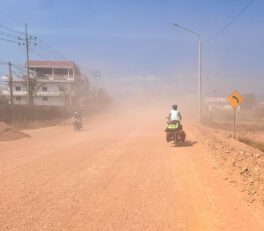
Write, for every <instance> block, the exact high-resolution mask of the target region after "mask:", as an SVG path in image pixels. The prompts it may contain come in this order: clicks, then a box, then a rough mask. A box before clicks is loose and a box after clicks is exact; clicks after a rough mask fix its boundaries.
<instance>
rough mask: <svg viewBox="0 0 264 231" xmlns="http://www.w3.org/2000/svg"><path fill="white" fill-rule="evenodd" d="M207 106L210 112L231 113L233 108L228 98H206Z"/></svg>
mask: <svg viewBox="0 0 264 231" xmlns="http://www.w3.org/2000/svg"><path fill="white" fill-rule="evenodd" d="M204 103H205V106H206V108H207V110H208V111H231V110H233V108H232V106H231V105H230V104H229V103H228V102H227V100H226V98H221V97H212V98H205V101H204Z"/></svg>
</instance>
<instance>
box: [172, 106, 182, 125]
mask: <svg viewBox="0 0 264 231" xmlns="http://www.w3.org/2000/svg"><path fill="white" fill-rule="evenodd" d="M173 106H174V107H175V106H176V105H173ZM181 119H182V117H181V113H180V112H179V111H178V110H177V106H176V107H175V108H173V109H172V110H171V111H170V115H169V120H170V121H179V122H180V121H181Z"/></svg>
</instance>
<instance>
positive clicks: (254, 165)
mask: <svg viewBox="0 0 264 231" xmlns="http://www.w3.org/2000/svg"><path fill="white" fill-rule="evenodd" d="M197 129H198V131H199V132H200V134H201V135H202V136H204V138H205V139H204V140H205V141H204V144H205V145H206V146H207V147H208V148H209V149H210V151H211V152H212V153H213V155H214V157H215V160H216V163H217V164H216V166H215V168H216V169H223V170H224V172H225V180H227V181H228V182H229V183H230V184H231V185H233V186H234V187H237V188H239V189H240V190H241V191H242V192H243V193H244V198H245V200H246V201H248V202H249V203H256V204H261V205H262V206H264V153H263V152H261V151H260V150H258V149H255V148H253V147H250V146H248V145H246V144H244V143H241V142H239V141H237V140H234V139H232V138H231V137H230V133H228V132H225V131H220V130H216V129H212V128H206V127H201V126H198V127H197Z"/></svg>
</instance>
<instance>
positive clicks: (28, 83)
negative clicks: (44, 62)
mask: <svg viewBox="0 0 264 231" xmlns="http://www.w3.org/2000/svg"><path fill="white" fill-rule="evenodd" d="M25 42H26V54H27V94H28V104H31V89H30V79H29V47H28V32H27V24H25Z"/></svg>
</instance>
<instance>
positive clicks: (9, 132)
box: [0, 122, 29, 141]
mask: <svg viewBox="0 0 264 231" xmlns="http://www.w3.org/2000/svg"><path fill="white" fill-rule="evenodd" d="M23 137H29V135H27V134H25V133H23V132H21V131H19V130H18V129H16V128H14V127H11V126H10V125H7V124H5V123H3V122H0V141H10V140H17V139H21V138H23Z"/></svg>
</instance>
